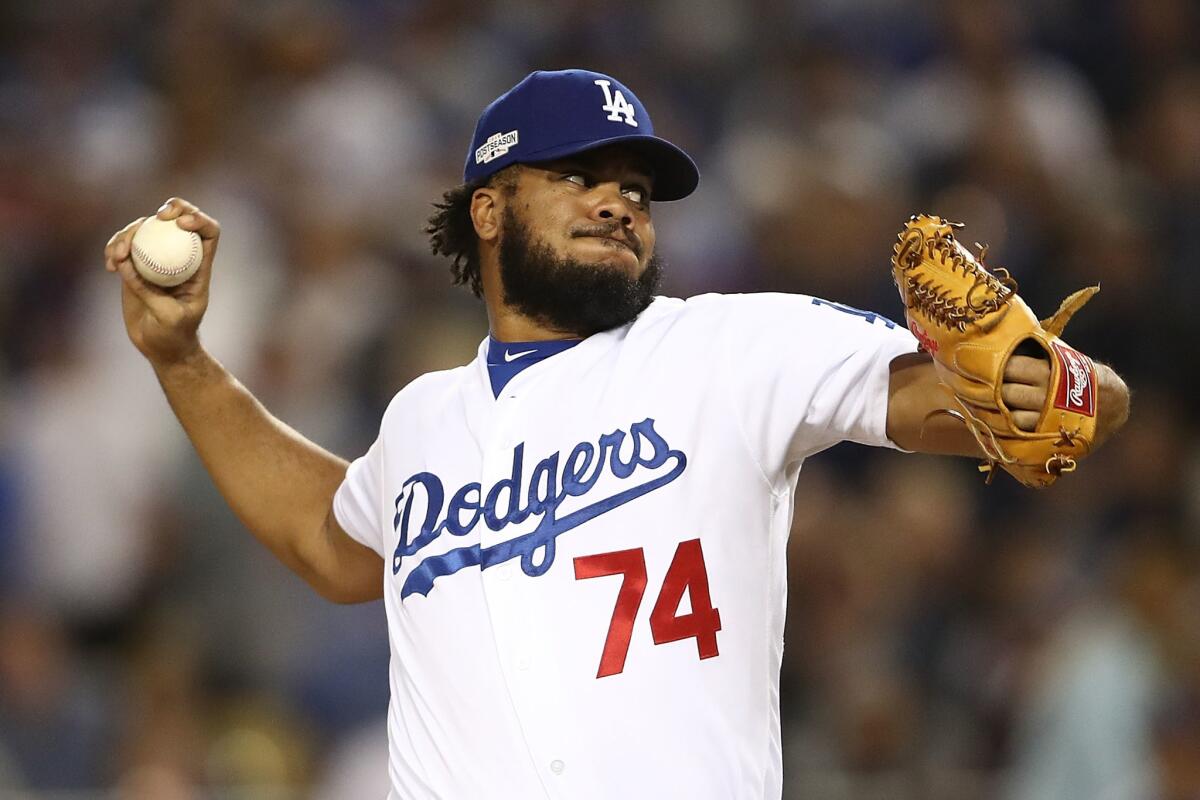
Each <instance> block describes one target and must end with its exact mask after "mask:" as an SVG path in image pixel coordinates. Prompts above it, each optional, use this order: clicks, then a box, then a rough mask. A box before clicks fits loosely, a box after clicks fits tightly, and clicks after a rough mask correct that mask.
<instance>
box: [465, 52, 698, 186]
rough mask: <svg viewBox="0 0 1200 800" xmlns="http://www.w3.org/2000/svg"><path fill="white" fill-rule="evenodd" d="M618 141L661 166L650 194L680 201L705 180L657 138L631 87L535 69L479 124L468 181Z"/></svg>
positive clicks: (596, 76)
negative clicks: (509, 168) (509, 166)
mask: <svg viewBox="0 0 1200 800" xmlns="http://www.w3.org/2000/svg"><path fill="white" fill-rule="evenodd" d="M618 142H619V143H621V144H625V145H629V146H630V147H633V148H634V149H636V150H638V151H639V152H640V154H641V155H642V156H644V157H645V158H646V160H647V162H648V163H649V165H650V168H651V169H653V170H654V176H653V177H654V189H653V192H652V193H651V199H653V200H680V199H682V198H684V197H687V196H688V195H689V194H691V193H692V192H693V191H694V190H695V189H696V186H697V184H699V183H700V171H699V170H698V169H696V163H695V162H694V161H692V159H691V157H690V156H688V154H687V153H685V152H683V150H681V149H680V148H678V147H676V146H675V145H673V144H671V143H670V142H668V141H667V140H666V139H663V138H660V137H658V136H655V135H654V125H653V124H652V123H651V122H650V115H649V114H647V113H646V108H645V106H643V105H642V102H641V101H640V100H638V99H637V96H636V95H635V94H634V93H633V92H631V91H629V88H628V87H627V86H625V85H624V84H623V83H621V82H620V81H618V80H616V79H615V78H612V77H610V76H608V75H604V74H601V73H599V72H589V71H588V70H583V69H566V70H561V71H558V72H544V71H538V72H533V73H530V74H529V75H528V76H526V77H525V79H524V80H522V81H521V82H520V83H518V84H517V85H516V86H514V87H513V88H511V89H509V90H508V91H507V92H505V93H504V94H502V95H500V96H499V97H497V98H496V99H495V100H493V101H492V103H491V105H489V106H488V107H487V108H485V109H484V110H483V114H481V115H480V116H479V122H478V123H476V125H475V136H474V138H473V139H472V140H471V149H470V150H469V151H468V152H467V163H466V166H465V167H464V168H463V181H464V182H465V183H476V182H479V181H482V180H483V179H484V178H487V177H488V176H489V175H493V174H495V173H497V172H499V171H500V170H502V169H504V168H505V167H507V166H508V165H509V164H517V163H521V164H529V163H536V162H538V161H551V160H553V159H556V158H562V157H564V156H569V155H574V154H575V153H582V152H584V151H586V150H593V149H595V148H597V147H602V146H604V145H608V144H616V143H618Z"/></svg>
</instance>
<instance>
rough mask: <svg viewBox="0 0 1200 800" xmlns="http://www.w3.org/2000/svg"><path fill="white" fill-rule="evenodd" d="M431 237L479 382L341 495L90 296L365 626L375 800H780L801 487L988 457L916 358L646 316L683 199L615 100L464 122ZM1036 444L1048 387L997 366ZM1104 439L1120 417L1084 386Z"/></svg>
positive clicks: (592, 93) (220, 381) (774, 315)
mask: <svg viewBox="0 0 1200 800" xmlns="http://www.w3.org/2000/svg"><path fill="white" fill-rule="evenodd" d="M463 180H464V182H463V185H462V186H460V187H459V188H456V189H453V190H451V191H449V192H447V193H446V195H445V198H444V201H443V202H442V203H441V204H439V205H438V210H437V213H436V214H435V215H434V216H433V217H432V219H431V220H430V223H429V233H430V235H431V241H432V243H433V248H434V251H435V252H437V253H441V254H444V255H446V256H448V257H450V259H451V260H452V269H453V272H454V276H455V279H456V280H457V281H458V282H460V283H462V284H465V285H466V286H467V287H469V288H470V289H471V290H472V291H474V293H475V294H476V295H478V296H480V297H481V298H482V299H483V301H484V305H485V306H486V309H487V314H488V319H489V322H490V335H489V336H488V337H487V338H486V339H484V340H483V341H482V342H481V343H480V345H479V350H478V354H477V357H476V358H475V360H474V361H472V362H471V363H470V364H467V365H465V366H461V367H457V368H455V369H449V370H446V371H442V372H435V373H430V374H427V375H424V376H422V377H420V378H417V379H416V380H415V381H413V382H412V383H411V384H409V385H408V386H406V387H404V388H403V389H401V390H400V391H399V392H398V393H397V394H396V396H395V398H394V399H393V400H392V402H391V404H390V405H389V407H388V409H387V411H386V413H385V414H384V416H383V419H382V422H381V423H380V427H379V436H378V438H377V439H376V440H375V443H374V444H373V445H372V446H371V447H370V449H369V450H368V451H367V452H366V453H365V454H363V455H361V456H360V457H358V458H357V459H355V460H354V461H353V462H352V463H349V464H348V463H347V462H346V461H344V460H342V459H340V458H338V457H336V456H334V455H332V454H330V453H328V452H326V451H325V450H323V449H321V448H320V447H319V446H318V445H316V444H314V443H312V442H309V441H306V440H305V439H303V438H302V437H300V436H299V435H298V434H296V433H295V432H294V431H292V430H290V429H289V428H288V427H287V426H285V425H284V424H283V423H281V422H279V421H278V420H276V419H275V418H273V417H272V416H270V414H269V413H268V412H267V410H266V409H264V408H263V407H262V406H261V405H260V404H259V403H258V402H257V401H256V400H255V398H254V397H252V396H251V395H250V393H249V392H247V391H246V389H245V388H244V387H243V386H242V385H241V384H240V383H238V382H237V380H236V379H235V378H234V377H233V376H232V375H230V374H229V373H228V372H227V371H226V370H225V369H223V368H222V366H221V365H220V364H219V363H218V362H217V361H216V360H215V359H213V358H212V356H210V355H209V354H208V353H207V352H206V351H205V349H204V348H203V346H202V345H201V343H200V341H199V339H198V338H197V327H198V325H199V323H200V319H201V317H202V315H203V313H204V309H205V305H206V303H207V298H208V285H209V280H210V278H211V274H212V266H213V259H214V256H215V255H216V251H217V245H218V240H219V235H220V229H219V227H218V224H217V222H216V221H215V220H214V219H212V218H211V217H209V216H207V215H206V214H204V213H203V212H202V211H201V210H199V209H197V208H196V207H195V206H194V205H192V204H190V203H188V202H187V201H184V200H180V199H172V200H170V201H168V202H167V203H166V204H165V205H164V206H163V207H162V208H161V209H160V210H159V212H158V216H159V217H160V218H162V219H174V220H176V222H177V224H178V225H180V226H181V227H183V228H186V229H188V230H193V231H196V232H198V233H199V234H200V236H201V238H202V240H203V244H204V263H203V265H202V266H201V268H200V271H199V272H198V274H197V275H196V276H195V277H194V278H193V279H191V280H190V281H189V282H188V283H186V284H183V285H182V286H180V287H178V288H177V289H175V290H160V289H158V288H156V287H152V286H150V285H148V284H145V283H143V282H142V281H141V280H140V279H139V278H138V277H137V275H136V273H135V271H134V270H133V268H132V265H131V263H130V261H129V240H130V238H131V236H132V233H133V231H134V230H135V229H136V227H137V225H138V223H139V222H140V221H135V222H134V223H131V224H130V225H129V226H127V227H126V228H125V229H124V230H122V231H120V232H118V233H117V234H116V235H114V237H113V238H112V240H110V242H109V245H108V247H107V249H106V265H107V268H108V269H109V270H110V271H114V272H118V273H119V274H120V276H121V278H122V280H123V295H122V300H123V307H124V315H125V323H126V326H127V328H128V332H129V335H130V338H131V339H132V341H133V343H134V345H136V347H137V348H138V349H139V350H140V351H141V352H142V353H143V354H144V355H145V356H146V358H147V359H148V360H149V361H150V364H151V365H152V366H153V368H154V370H155V373H156V374H157V376H158V378H159V381H160V382H161V384H162V388H163V391H164V392H165V393H166V396H167V399H168V400H169V401H170V404H171V407H172V408H173V409H174V411H175V413H176V415H177V416H178V418H179V421H180V422H181V424H182V425H183V427H184V429H185V430H186V431H187V434H188V436H189V437H190V438H191V441H192V442H193V444H194V446H195V448H196V450H197V451H198V453H199V455H200V457H201V458H202V459H203V461H204V463H205V465H206V467H207V468H208V470H209V471H210V472H211V474H212V477H213V480H214V481H215V482H216V484H217V486H218V488H219V489H220V490H221V492H222V493H223V494H224V496H225V497H226V499H227V500H228V502H229V504H230V506H231V507H232V508H233V509H234V511H235V512H236V513H237V514H238V516H239V517H240V519H241V520H242V522H243V523H244V524H245V525H246V527H247V528H249V529H250V530H251V531H252V532H253V533H254V534H255V535H256V536H257V537H258V538H259V539H260V540H261V541H262V542H263V543H264V544H265V545H266V546H267V547H269V548H270V549H271V550H272V551H273V552H274V553H275V554H276V555H277V556H278V557H279V558H280V559H281V560H282V561H283V562H284V563H285V564H286V565H287V566H289V567H290V568H291V569H293V570H294V571H296V572H297V573H298V574H299V575H301V576H302V577H304V578H305V579H306V580H307V581H308V582H309V583H310V584H312V586H313V587H314V588H315V589H316V590H317V591H319V592H320V593H321V594H323V595H324V596H326V597H328V598H329V599H331V600H334V601H337V602H359V601H367V600H373V599H375V598H378V597H383V598H384V601H385V604H386V608H387V619H388V633H389V640H390V646H391V667H390V688H391V704H390V708H389V713H388V737H389V752H390V759H389V765H388V771H389V777H390V782H391V793H390V795H389V797H390V798H393V799H396V800H398V799H399V798H404V799H405V800H414V799H417V798H522V799H523V800H527V799H528V798H537V797H546V798H571V800H580V799H581V798H618V797H619V798H689V800H696V799H698V798H722V800H728V798H778V797H780V796H781V793H782V785H783V783H782V770H781V764H782V757H781V741H780V720H779V704H778V700H779V697H778V688H779V669H780V660H781V657H782V653H783V629H784V611H785V605H786V597H785V594H786V592H785V585H786V584H785V559H784V554H785V551H786V545H787V536H788V530H789V527H790V522H791V516H792V498H793V492H794V490H795V486H796V483H797V480H798V479H799V477H800V472H801V467H802V465H803V463H804V461H805V459H806V458H808V457H809V456H811V455H814V454H816V453H818V452H820V451H822V450H824V449H825V448H827V447H830V446H832V445H834V444H836V443H838V442H840V441H843V440H851V441H856V442H862V443H865V444H870V445H877V446H881V447H893V448H900V449H905V450H912V451H921V452H927V453H946V454H954V453H957V454H962V455H973V456H976V457H979V455H980V448H979V444H978V443H977V441H976V439H975V438H974V437H973V436H972V435H971V434H970V433H969V432H967V431H966V430H964V427H963V426H962V425H961V424H959V423H958V422H957V421H956V420H954V419H951V418H949V416H948V415H944V414H939V413H938V412H940V411H945V410H946V409H947V406H948V402H949V401H948V399H947V395H946V394H945V393H944V392H943V391H942V390H940V389H939V388H938V384H939V379H938V376H937V373H936V372H935V369H934V367H933V362H932V361H931V359H930V358H929V357H928V356H927V355H925V354H923V353H921V352H918V342H917V340H916V339H915V338H914V337H913V335H912V334H910V333H909V331H908V330H906V329H905V328H904V327H901V326H898V325H896V324H894V323H892V322H891V321H889V320H887V319H885V318H884V317H882V316H879V315H877V314H871V313H865V312H861V311H857V310H855V309H851V308H848V307H845V306H841V305H839V304H837V303H831V302H827V301H825V300H821V299H818V298H814V297H807V296H799V295H783V294H757V295H754V294H750V295H734V296H723V295H704V296H699V297H694V298H691V299H688V300H682V299H676V298H669V297H658V296H656V289H657V287H658V281H659V277H660V273H661V267H660V264H659V262H658V260H657V258H656V256H655V229H654V223H653V221H652V216H651V206H652V201H653V202H661V201H674V200H680V199H682V198H684V197H686V196H687V195H689V194H690V193H691V192H692V191H693V190H694V189H695V188H696V186H697V184H698V181H699V173H698V171H697V168H696V166H695V164H694V163H693V161H692V159H691V158H690V157H689V156H688V155H687V154H686V153H684V152H683V151H682V150H681V149H680V148H678V147H676V146H675V145H673V144H671V143H670V142H668V141H666V140H665V139H662V138H659V137H657V136H655V134H654V128H653V126H652V124H651V122H650V117H649V115H648V114H647V113H646V109H645V108H644V107H643V106H642V104H641V102H640V101H639V100H638V98H637V97H636V96H635V95H634V94H633V92H632V91H630V90H629V88H628V87H626V86H625V85H624V84H622V83H620V82H619V81H617V80H616V79H614V78H612V77H610V76H607V75H602V74H599V73H595V72H588V71H583V70H567V71H562V72H535V73H533V74H531V75H529V76H528V77H526V78H525V79H524V80H522V81H521V82H520V83H518V84H517V85H516V86H514V87H513V88H512V89H511V90H509V91H508V92H506V93H505V94H503V95H502V96H500V97H499V98H497V99H496V100H495V101H494V102H493V103H492V104H491V105H490V106H488V108H487V109H486V110H485V111H484V112H483V114H482V116H481V117H480V118H479V122H478V125H477V126H476V129H475V135H474V138H473V140H472V142H471V145H470V148H469V150H468V153H467V160H466V166H465V170H464V175H463ZM1006 370H1007V371H1006V373H1005V385H1004V389H1003V392H1004V398H1005V401H1006V402H1007V403H1008V405H1009V407H1010V408H1011V409H1012V410H1013V412H1014V415H1015V418H1016V419H1017V420H1018V422H1019V424H1020V425H1021V426H1022V427H1025V428H1032V426H1033V425H1034V424H1035V422H1036V419H1037V418H1038V415H1039V410H1040V409H1042V407H1043V402H1044V400H1045V398H1046V396H1047V391H1048V386H1049V374H1050V370H1049V367H1048V366H1047V363H1046V361H1045V360H1043V359H1040V358H1034V357H1021V356H1014V357H1012V358H1011V359H1009V360H1008V365H1007V368H1006ZM1096 377H1097V378H1098V380H1099V409H1100V415H1101V418H1100V423H1099V427H1100V433H1098V435H1097V440H1098V441H1099V440H1101V439H1103V438H1104V437H1106V436H1107V435H1108V434H1109V433H1111V431H1112V430H1113V429H1115V428H1116V427H1117V426H1119V425H1120V424H1121V422H1122V421H1123V418H1124V414H1125V411H1124V409H1125V408H1126V407H1127V390H1126V389H1125V388H1124V385H1123V384H1122V382H1121V381H1120V379H1119V378H1118V377H1117V376H1116V375H1115V374H1114V373H1113V372H1112V371H1111V370H1110V369H1108V368H1107V367H1103V366H1097V367H1096Z"/></svg>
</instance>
